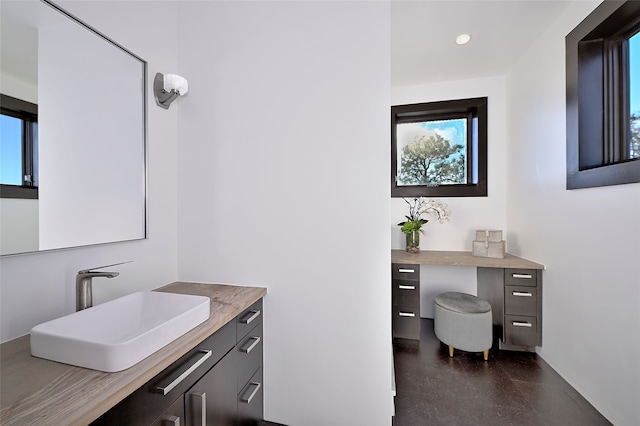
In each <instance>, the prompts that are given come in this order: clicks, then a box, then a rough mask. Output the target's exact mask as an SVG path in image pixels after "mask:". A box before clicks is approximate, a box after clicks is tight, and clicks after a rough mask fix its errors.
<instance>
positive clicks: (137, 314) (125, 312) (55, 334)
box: [31, 291, 210, 373]
mask: <svg viewBox="0 0 640 426" xmlns="http://www.w3.org/2000/svg"><path fill="white" fill-rule="evenodd" d="M209 313H210V301H209V298H208V297H205V296H193V295H186V294H175V293H162V292H157V291H141V292H138V293H133V294H129V295H127V296H124V297H121V298H118V299H114V300H111V301H109V302H106V303H103V304H100V305H96V306H94V307H92V308H89V309H85V310H83V311H79V312H75V313H73V314H70V315H66V316H64V317H60V318H57V319H54V320H52V321H48V322H45V323H42V324H40V325H37V326H35V327H33V328H32V329H31V354H32V355H33V356H36V357H39V358H45V359H49V360H51V361H58V362H62V363H65V364H71V365H77V366H79V367H85V368H91V369H93V370H99V371H105V372H108V373H112V372H116V371H121V370H124V369H127V368H129V367H131V366H132V365H134V364H136V363H138V362H140V361H142V360H143V359H144V358H146V357H148V356H149V355H151V354H152V353H154V352H155V351H157V350H158V349H160V348H162V347H163V346H165V345H167V344H168V343H171V342H172V341H174V340H175V339H177V338H178V337H180V336H182V335H183V334H185V333H186V332H188V331H189V330H191V329H192V328H194V327H195V326H197V325H198V324H201V323H202V322H204V321H206V320H207V319H208V318H209Z"/></svg>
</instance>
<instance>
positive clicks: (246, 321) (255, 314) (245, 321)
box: [240, 310, 260, 324]
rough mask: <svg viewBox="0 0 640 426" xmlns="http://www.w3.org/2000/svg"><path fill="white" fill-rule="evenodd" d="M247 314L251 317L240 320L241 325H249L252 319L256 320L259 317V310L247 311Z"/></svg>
mask: <svg viewBox="0 0 640 426" xmlns="http://www.w3.org/2000/svg"><path fill="white" fill-rule="evenodd" d="M249 313H250V314H251V315H249V316H248V317H245V318H241V319H240V322H241V323H243V324H251V321H253V320H254V319H256V318H258V317H259V316H260V310H255V311H249Z"/></svg>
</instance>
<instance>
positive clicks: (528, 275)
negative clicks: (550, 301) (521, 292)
mask: <svg viewBox="0 0 640 426" xmlns="http://www.w3.org/2000/svg"><path fill="white" fill-rule="evenodd" d="M504 284H505V285H524V286H532V287H535V286H536V285H538V270H537V269H505V270H504Z"/></svg>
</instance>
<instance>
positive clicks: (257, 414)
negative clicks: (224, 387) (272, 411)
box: [238, 368, 264, 426]
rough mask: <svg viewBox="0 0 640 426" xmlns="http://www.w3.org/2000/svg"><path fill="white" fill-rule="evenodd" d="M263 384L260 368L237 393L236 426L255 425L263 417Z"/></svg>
mask: <svg viewBox="0 0 640 426" xmlns="http://www.w3.org/2000/svg"><path fill="white" fill-rule="evenodd" d="M263 385H264V382H263V377H262V368H260V369H259V370H258V371H256V373H255V374H254V375H253V376H252V377H251V378H250V379H249V381H248V383H247V384H246V386H244V387H243V388H242V390H241V391H240V392H238V424H239V425H241V426H244V425H255V424H257V423H258V422H259V421H260V420H262V419H263V417H264V409H263V400H264V396H263V395H264V386H263Z"/></svg>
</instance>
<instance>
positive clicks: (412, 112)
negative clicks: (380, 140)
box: [391, 98, 487, 197]
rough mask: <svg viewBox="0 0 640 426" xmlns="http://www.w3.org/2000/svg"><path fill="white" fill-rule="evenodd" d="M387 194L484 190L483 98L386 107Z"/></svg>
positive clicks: (481, 193) (467, 194) (469, 193)
mask: <svg viewBox="0 0 640 426" xmlns="http://www.w3.org/2000/svg"><path fill="white" fill-rule="evenodd" d="M391 129H392V130H391V133H392V135H391V136H392V137H391V140H392V141H391V145H392V167H391V169H392V170H391V179H392V187H391V196H392V197H416V196H434V197H435V196H438V197H483V196H486V195H487V98H474V99H462V100H455V101H442V102H429V103H422V104H411V105H398V106H393V107H391Z"/></svg>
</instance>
